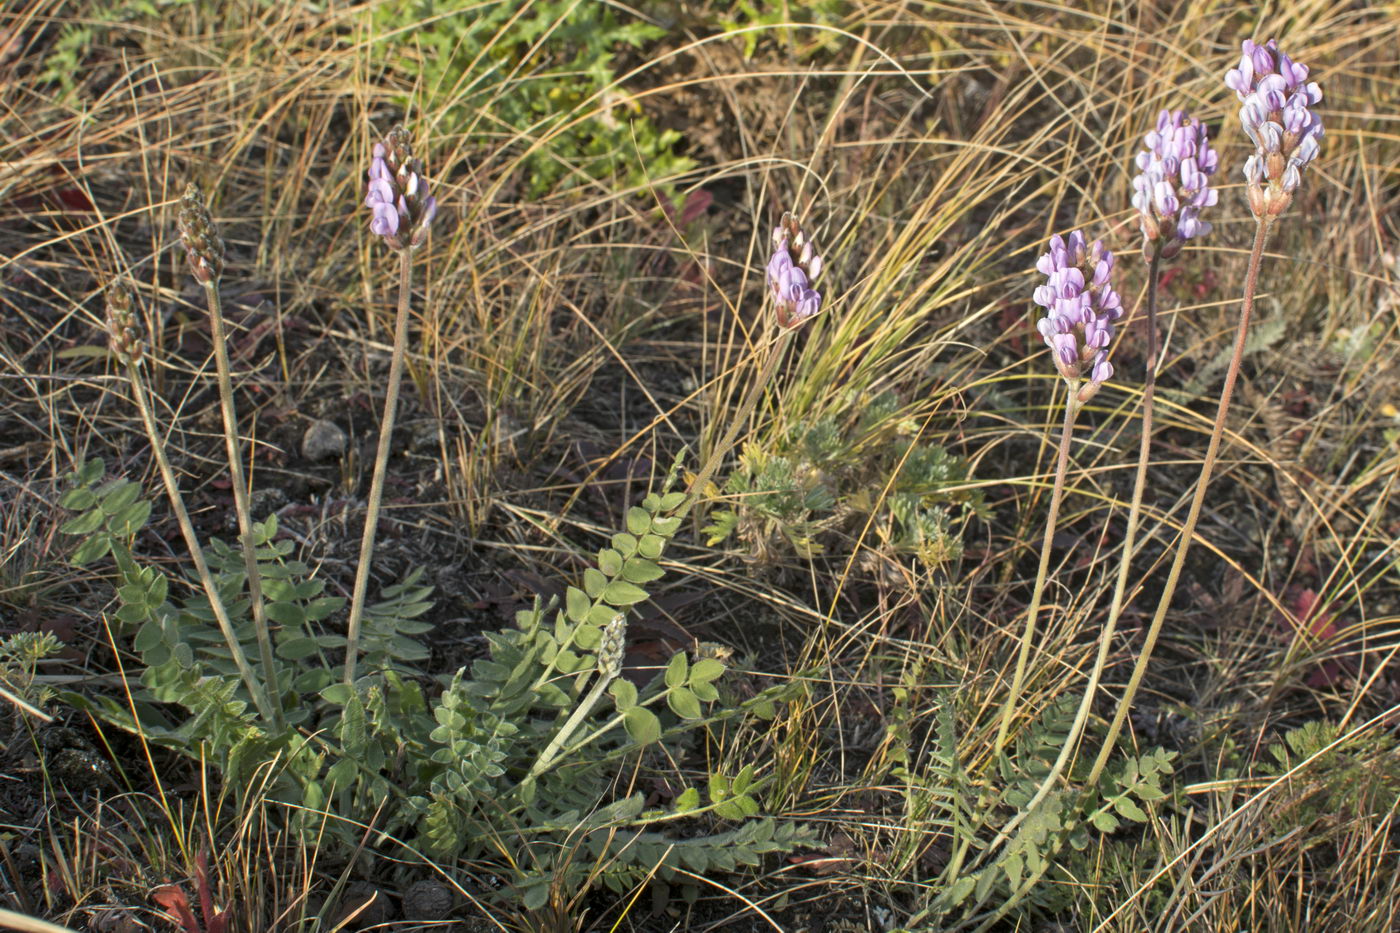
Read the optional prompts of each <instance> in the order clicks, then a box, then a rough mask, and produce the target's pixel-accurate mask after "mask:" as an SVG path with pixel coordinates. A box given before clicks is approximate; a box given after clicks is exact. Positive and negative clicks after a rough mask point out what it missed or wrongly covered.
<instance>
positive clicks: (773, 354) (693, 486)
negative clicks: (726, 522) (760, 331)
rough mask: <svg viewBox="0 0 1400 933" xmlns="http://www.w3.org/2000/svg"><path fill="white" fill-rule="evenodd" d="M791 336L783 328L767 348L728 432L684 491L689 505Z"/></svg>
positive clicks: (700, 492)
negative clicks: (766, 357) (765, 358)
mask: <svg viewBox="0 0 1400 933" xmlns="http://www.w3.org/2000/svg"><path fill="white" fill-rule="evenodd" d="M792 335H793V331H791V330H787V329H786V328H785V329H784V330H783V331H782V333H780V334H779V335H778V338H777V340H775V341H774V342H773V344H772V345H771V347H770V348H769V350H768V359H767V360H766V361H765V362H764V364H763V371H762V372H760V373H759V374H758V379H756V380H755V381H754V383H753V384H752V385H750V386H749V394H748V396H747V397H746V398H745V399H744V403H743V404H742V405H741V406H739V412H738V414H737V415H736V416H735V417H734V420H733V421H732V422H731V423H730V425H729V430H728V431H726V432H725V434H724V437H723V438H722V439H721V440H720V442H719V445H718V446H716V447H715V449H714V450H713V451H711V452H710V459H709V460H707V461H705V465H704V466H703V467H701V469H700V472H699V473H698V474H696V476H695V479H693V480H692V481H691V483H690V488H689V489H688V490H686V491H687V492H688V493H689V497H688V498H689V499H690V502H691V503H693V502H694V501H695V499H696V498H698V497H700V496H702V495H704V493H705V484H706V483H707V482H708V481H709V479H710V477H711V476H713V475H714V472H715V469H716V468H718V467H719V464H720V461H721V460H722V459H723V458H724V455H725V454H726V453H728V452H729V448H730V447H731V446H733V444H734V439H735V438H736V437H738V436H739V431H740V430H741V429H742V428H743V426H744V423H745V422H746V421H748V418H749V415H750V414H751V413H752V412H753V410H754V406H755V405H757V404H758V399H759V397H760V396H762V395H763V390H764V388H765V387H766V386H767V385H768V383H769V382H770V381H771V380H772V378H773V373H774V371H775V370H777V368H778V361H779V360H781V359H782V358H783V351H784V350H786V349H787V345H788V343H789V342H790V341H791V340H792Z"/></svg>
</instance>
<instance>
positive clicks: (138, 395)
mask: <svg viewBox="0 0 1400 933" xmlns="http://www.w3.org/2000/svg"><path fill="white" fill-rule="evenodd" d="M107 340H108V346H109V347H110V348H111V350H112V355H113V356H114V357H116V359H117V361H118V362H119V363H121V364H122V367H123V368H124V369H125V370H126V377H127V381H128V382H129V383H130V384H131V395H132V398H133V399H134V400H135V401H136V409H137V411H139V412H140V413H141V425H142V427H144V428H145V430H146V438H147V440H149V441H150V443H151V452H152V453H153V454H154V455H155V458H156V466H157V467H159V469H160V478H161V482H163V483H164V484H165V494H166V497H167V498H168V499H169V500H170V510H171V511H172V512H174V513H175V521H176V523H177V524H178V525H179V526H180V535H181V536H182V537H183V538H184V539H185V548H186V549H187V550H188V551H189V552H190V560H191V561H193V562H194V569H195V573H196V574H198V575H199V582H200V585H201V586H202V587H203V588H204V595H205V596H206V597H208V599H209V608H210V609H212V610H213V612H214V621H215V622H216V623H217V624H218V626H219V632H220V634H222V635H223V636H224V644H225V645H226V646H227V647H228V651H229V655H230V656H231V657H232V658H233V664H234V666H235V667H237V668H238V676H239V677H240V678H241V679H242V681H243V686H244V687H245V688H246V689H247V690H248V695H249V696H250V697H251V698H252V700H253V706H254V707H255V708H256V709H257V711H258V713H259V714H261V715H262V716H263V718H265V719H269V720H272V719H273V718H274V713H273V710H274V706H273V704H272V702H271V701H270V699H269V698H268V695H267V693H266V691H265V689H264V685H260V684H259V683H258V679H257V677H256V676H255V675H254V674H253V668H252V666H251V665H250V664H249V663H248V657H247V655H246V654H244V652H243V645H242V644H241V643H240V642H239V640H238V635H237V634H236V633H235V632H234V629H233V621H232V620H231V619H230V618H229V614H228V609H227V607H225V606H224V601H223V597H221V596H220V595H219V587H218V584H216V583H215V582H214V575H213V574H212V573H210V572H209V564H208V562H207V561H205V559H204V549H203V548H202V547H201V546H200V543H199V536H198V535H196V534H195V531H194V525H193V523H191V522H190V515H189V512H188V511H187V510H186V509H185V500H184V497H183V496H181V495H180V483H179V481H178V480H177V479H176V478H175V471H174V470H173V469H172V468H171V466H170V459H169V458H168V457H167V456H166V455H165V442H164V441H163V440H162V438H161V435H160V431H159V430H158V429H157V428H156V419H155V416H154V415H153V414H152V413H151V405H150V402H149V401H148V400H147V398H146V387H145V383H144V382H143V381H142V379H141V364H142V360H143V357H144V349H145V343H144V340H143V338H142V335H141V329H140V323H139V320H138V318H137V316H136V313H135V311H134V309H133V308H132V298H131V290H130V289H128V288H127V286H126V285H125V284H124V283H122V282H120V281H118V282H113V283H112V284H111V285H109V286H108V288H107Z"/></svg>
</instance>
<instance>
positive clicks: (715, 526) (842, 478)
mask: <svg viewBox="0 0 1400 933" xmlns="http://www.w3.org/2000/svg"><path fill="white" fill-rule="evenodd" d="M896 411H897V401H896V399H895V398H894V396H893V395H891V394H889V393H886V394H883V395H880V396H878V397H877V398H876V399H875V400H874V401H873V402H872V403H871V404H870V405H869V406H868V407H866V408H865V409H864V411H863V412H862V414H861V416H860V417H859V418H858V419H856V420H855V421H854V422H853V423H852V424H851V425H850V426H849V427H846V428H843V426H842V424H841V423H840V422H839V421H838V420H837V419H836V418H835V417H826V418H822V419H820V420H818V421H816V422H815V423H813V424H810V425H807V426H804V427H802V428H800V429H796V430H794V431H792V432H790V433H789V435H788V436H787V437H786V438H785V439H784V440H783V441H782V442H781V443H780V444H779V445H778V446H777V448H776V449H775V450H773V451H764V450H761V449H759V448H758V447H756V446H753V445H750V446H749V447H748V448H746V449H745V451H744V454H743V456H742V457H741V458H740V465H739V469H738V470H736V471H735V472H734V473H732V474H730V476H729V479H728V481H727V482H726V484H725V491H726V492H728V493H730V494H731V495H732V496H733V497H734V502H735V504H734V506H733V507H731V508H724V509H716V510H715V511H714V512H712V513H711V514H710V524H709V525H707V526H706V528H705V529H704V530H705V532H706V534H707V535H708V536H709V542H708V543H709V544H711V545H715V544H719V543H721V542H723V541H725V540H727V539H728V538H730V537H731V536H735V535H737V537H738V538H739V539H740V540H743V541H745V542H747V543H748V544H749V545H750V546H751V547H752V548H753V550H754V552H755V553H756V554H759V555H763V554H767V553H769V552H771V551H772V550H773V548H774V547H775V544H776V543H777V542H780V541H781V542H784V543H785V544H786V545H787V546H789V547H791V548H792V549H793V550H795V551H796V552H797V553H798V554H801V555H803V556H812V555H814V554H817V553H820V552H821V551H822V550H823V549H824V545H823V544H822V541H821V538H822V535H823V533H825V532H836V531H838V530H843V529H850V528H852V527H854V528H856V529H858V528H859V527H861V526H864V525H865V524H866V523H867V521H870V520H871V519H872V517H873V520H874V521H873V526H874V536H875V540H879V541H882V542H884V544H885V546H886V547H888V548H890V549H891V550H892V552H893V553H894V554H897V555H901V556H914V557H916V558H918V559H919V560H920V561H922V562H923V563H924V564H925V565H926V566H930V567H938V566H940V565H942V564H944V563H946V562H948V561H953V560H957V559H958V558H959V557H960V556H961V555H962V539H961V535H960V533H959V531H958V526H959V525H960V524H961V523H962V522H964V521H965V520H966V519H967V518H968V517H969V516H973V515H983V516H985V515H986V507H985V506H984V505H983V501H982V496H981V493H980V491H978V490H975V489H967V488H966V486H967V484H968V480H969V478H970V472H969V468H968V465H967V463H966V461H964V460H963V459H962V458H960V457H956V456H954V455H952V454H950V453H949V452H948V451H947V449H946V448H944V447H942V446H940V445H937V444H928V443H921V442H918V441H917V440H913V439H911V437H912V436H913V435H914V434H916V433H917V426H915V425H912V424H909V423H907V422H904V421H900V420H898V419H897V418H895V417H894V416H895V414H896ZM891 476H893V477H894V479H893V480H892V481H890V477H891Z"/></svg>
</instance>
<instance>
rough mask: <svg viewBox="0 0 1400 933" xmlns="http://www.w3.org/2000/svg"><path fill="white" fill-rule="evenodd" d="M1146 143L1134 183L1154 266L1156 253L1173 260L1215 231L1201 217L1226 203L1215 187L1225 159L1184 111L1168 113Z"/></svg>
mask: <svg viewBox="0 0 1400 933" xmlns="http://www.w3.org/2000/svg"><path fill="white" fill-rule="evenodd" d="M1142 142H1143V146H1144V147H1145V148H1144V149H1143V151H1142V152H1139V153H1138V156H1137V167H1138V169H1139V171H1138V174H1137V175H1136V176H1135V177H1134V178H1133V207H1136V208H1137V209H1138V215H1139V218H1140V220H1141V225H1142V254H1143V256H1144V257H1146V258H1147V259H1148V261H1151V259H1152V256H1153V253H1154V252H1158V254H1159V255H1160V256H1161V258H1162V259H1171V258H1172V257H1173V256H1175V255H1176V254H1177V253H1179V252H1181V247H1182V246H1183V245H1184V244H1185V243H1186V241H1187V240H1189V239H1191V238H1192V237H1198V236H1203V235H1205V234H1207V233H1209V232H1210V224H1208V223H1206V222H1205V221H1203V220H1201V219H1200V213H1201V210H1202V208H1206V207H1212V206H1214V205H1215V203H1216V201H1218V200H1219V199H1220V192H1219V191H1216V190H1215V189H1214V188H1211V187H1210V176H1211V175H1214V174H1215V170H1216V169H1217V168H1218V167H1219V165H1220V158H1219V156H1218V155H1216V152H1215V150H1214V149H1212V148H1211V147H1210V138H1209V137H1208V136H1207V134H1206V128H1205V127H1204V126H1202V125H1201V121H1199V120H1196V119H1193V118H1189V117H1187V115H1186V114H1185V113H1184V112H1183V111H1180V110H1163V111H1162V112H1161V114H1159V115H1158V117H1157V128H1156V129H1155V130H1153V131H1152V132H1150V133H1148V134H1147V135H1146V136H1144V137H1143V140H1142Z"/></svg>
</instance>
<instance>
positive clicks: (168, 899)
mask: <svg viewBox="0 0 1400 933" xmlns="http://www.w3.org/2000/svg"><path fill="white" fill-rule="evenodd" d="M151 900H153V901H155V902H156V903H157V904H159V905H160V906H161V907H163V908H165V909H166V910H168V911H170V912H171V913H173V914H174V915H175V916H176V917H177V918H179V920H180V926H182V927H184V928H185V933H202V931H201V930H200V929H199V921H197V920H195V919H194V913H193V912H191V911H190V900H189V898H187V897H185V892H184V891H183V890H181V889H180V887H179V885H174V884H167V885H163V886H161V887H159V888H156V889H155V890H154V891H152V892H151Z"/></svg>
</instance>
